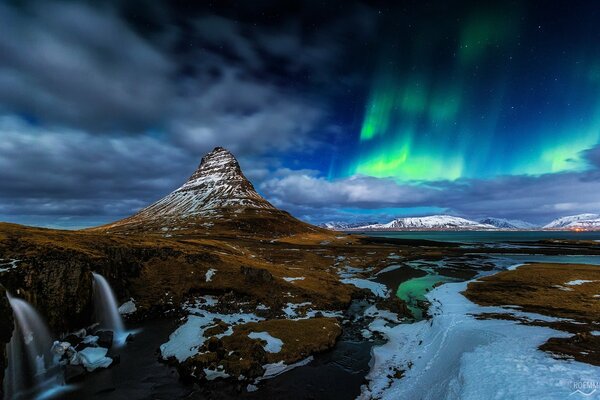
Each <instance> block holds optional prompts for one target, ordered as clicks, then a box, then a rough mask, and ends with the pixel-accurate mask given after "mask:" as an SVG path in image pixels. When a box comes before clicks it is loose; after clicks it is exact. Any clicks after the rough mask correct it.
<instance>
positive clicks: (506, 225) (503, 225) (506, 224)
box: [479, 217, 538, 229]
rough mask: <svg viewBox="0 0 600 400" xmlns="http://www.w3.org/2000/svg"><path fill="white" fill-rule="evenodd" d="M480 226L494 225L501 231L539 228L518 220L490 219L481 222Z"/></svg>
mask: <svg viewBox="0 0 600 400" xmlns="http://www.w3.org/2000/svg"><path fill="white" fill-rule="evenodd" d="M479 223H480V224H485V225H492V226H495V227H496V228H500V229H535V228H538V226H536V225H534V224H531V223H529V222H525V221H521V220H518V219H504V218H493V217H488V218H484V219H480V220H479Z"/></svg>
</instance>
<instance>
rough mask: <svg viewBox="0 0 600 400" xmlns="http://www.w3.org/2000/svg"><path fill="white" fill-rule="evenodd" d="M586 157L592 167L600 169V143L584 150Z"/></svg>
mask: <svg viewBox="0 0 600 400" xmlns="http://www.w3.org/2000/svg"><path fill="white" fill-rule="evenodd" d="M584 157H585V158H586V159H587V160H588V162H589V163H590V165H591V166H592V167H595V168H597V169H599V170H600V145H599V146H596V147H594V148H593V149H590V150H587V151H585V152H584Z"/></svg>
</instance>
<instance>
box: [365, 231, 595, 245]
mask: <svg viewBox="0 0 600 400" xmlns="http://www.w3.org/2000/svg"><path fill="white" fill-rule="evenodd" d="M361 233H363V234H365V235H368V236H376V237H388V238H395V239H424V240H435V241H439V242H458V243H500V242H534V241H537V240H544V239H568V240H600V231H597V232H565V231H560V232H555V231H526V232H521V231H401V232H361Z"/></svg>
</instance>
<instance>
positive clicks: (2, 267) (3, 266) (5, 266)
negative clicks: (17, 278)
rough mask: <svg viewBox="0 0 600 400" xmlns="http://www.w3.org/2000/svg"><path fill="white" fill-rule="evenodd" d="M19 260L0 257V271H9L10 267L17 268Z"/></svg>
mask: <svg viewBox="0 0 600 400" xmlns="http://www.w3.org/2000/svg"><path fill="white" fill-rule="evenodd" d="M19 262H21V260H14V259H11V260H8V259H3V258H0V273H2V272H6V271H10V270H11V269H14V268H17V265H18V263H19Z"/></svg>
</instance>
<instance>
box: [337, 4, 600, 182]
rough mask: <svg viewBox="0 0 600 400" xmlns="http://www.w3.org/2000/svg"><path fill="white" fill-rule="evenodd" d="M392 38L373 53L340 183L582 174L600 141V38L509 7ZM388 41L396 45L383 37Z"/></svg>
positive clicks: (585, 27) (425, 24)
mask: <svg viewBox="0 0 600 400" xmlns="http://www.w3.org/2000/svg"><path fill="white" fill-rule="evenodd" d="M484 7H486V8H479V7H474V8H472V9H469V10H468V11H466V12H464V15H463V14H461V13H459V14H458V15H459V16H457V17H456V19H452V18H444V17H440V16H436V17H437V18H433V19H432V20H430V21H420V23H415V24H414V26H412V24H409V25H408V27H407V26H404V27H402V28H399V29H395V30H394V29H393V27H397V26H398V25H397V24H395V23H391V22H389V21H388V22H386V23H387V24H389V25H392V28H389V27H388V28H386V29H389V31H390V32H394V33H395V34H396V35H397V36H396V38H393V37H390V38H389V39H388V42H387V43H386V44H385V45H384V46H382V48H381V49H380V54H381V55H380V57H379V60H378V66H377V68H376V70H375V72H374V74H373V76H372V80H371V84H370V89H369V92H368V93H369V94H368V97H367V99H366V101H365V105H364V115H363V119H362V125H361V127H360V132H359V137H358V140H357V142H356V148H355V149H353V151H352V152H351V153H352V154H353V156H352V157H351V159H350V160H346V161H347V162H346V163H342V164H343V165H339V166H337V169H336V170H335V173H334V175H335V176H351V175H354V174H362V175H367V176H374V177H393V178H395V179H398V180H400V181H407V180H417V181H421V180H422V181H435V180H455V179H458V178H482V177H494V176H500V175H520V174H526V175H540V174H546V173H556V172H562V171H573V170H582V169H585V168H586V167H587V164H586V161H585V160H584V159H583V158H582V152H583V151H585V150H588V149H591V148H593V147H594V146H596V145H597V144H598V143H600V95H599V93H600V91H599V89H600V86H599V85H598V84H599V81H598V65H599V64H598V62H599V60H600V59H599V58H598V57H599V54H598V48H597V46H596V45H595V44H594V43H595V41H594V38H597V36H598V29H596V28H595V27H593V25H592V23H587V24H586V23H584V24H582V25H581V26H579V27H570V29H575V30H576V31H577V32H578V33H579V34H580V35H581V36H580V40H579V41H578V42H572V41H568V40H566V39H567V38H565V37H562V38H561V37H560V32H559V31H558V30H556V31H553V29H557V28H558V26H552V25H551V24H550V23H549V22H552V21H544V22H539V23H538V22H533V21H532V20H534V19H535V17H534V16H533V15H531V14H532V13H535V9H531V8H526V7H522V6H520V5H518V4H516V3H507V5H506V6H496V7H493V6H492V7H490V6H484ZM388 36H391V35H388Z"/></svg>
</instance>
